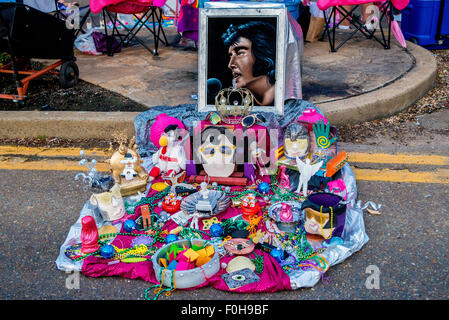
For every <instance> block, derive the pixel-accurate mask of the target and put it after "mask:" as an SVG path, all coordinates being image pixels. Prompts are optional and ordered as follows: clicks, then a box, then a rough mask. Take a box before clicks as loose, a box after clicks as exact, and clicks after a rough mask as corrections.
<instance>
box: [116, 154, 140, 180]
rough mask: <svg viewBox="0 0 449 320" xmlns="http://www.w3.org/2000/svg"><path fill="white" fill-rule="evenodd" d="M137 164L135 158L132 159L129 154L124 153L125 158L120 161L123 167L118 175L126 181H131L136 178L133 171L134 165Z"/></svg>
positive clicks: (135, 173)
mask: <svg viewBox="0 0 449 320" xmlns="http://www.w3.org/2000/svg"><path fill="white" fill-rule="evenodd" d="M136 162H137V158H136V157H133V156H132V154H131V153H126V154H125V158H124V159H123V160H121V161H120V163H123V164H124V165H125V168H124V169H123V171H122V173H121V174H120V175H121V176H122V177H124V178H125V179H126V180H132V179H134V177H136V176H137V172H136V171H135V170H134V164H135V163H136Z"/></svg>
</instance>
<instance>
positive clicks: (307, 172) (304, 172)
mask: <svg viewBox="0 0 449 320" xmlns="http://www.w3.org/2000/svg"><path fill="white" fill-rule="evenodd" d="M322 165H323V161H320V162H317V163H315V164H310V159H308V158H307V159H306V160H305V162H302V161H301V159H299V157H296V166H297V167H298V171H299V182H298V189H296V192H297V193H300V192H301V190H302V194H303V196H305V197H307V192H308V184H309V180H310V178H312V176H313V175H315V173H317V172H318V170H320V168H321V166H322Z"/></svg>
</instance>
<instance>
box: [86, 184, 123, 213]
mask: <svg viewBox="0 0 449 320" xmlns="http://www.w3.org/2000/svg"><path fill="white" fill-rule="evenodd" d="M90 203H91V204H92V205H94V206H96V207H98V210H99V211H100V214H101V216H102V217H103V219H104V220H105V221H115V220H118V219H121V218H123V216H124V214H125V204H124V202H123V198H122V196H121V194H120V186H119V185H118V184H115V185H114V186H113V187H112V188H111V189H110V190H109V191H107V192H103V193H94V194H92V196H91V197H90Z"/></svg>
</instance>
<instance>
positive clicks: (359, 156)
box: [348, 152, 449, 166]
mask: <svg viewBox="0 0 449 320" xmlns="http://www.w3.org/2000/svg"><path fill="white" fill-rule="evenodd" d="M348 162H349V163H355V162H366V163H387V164H416V165H434V166H447V165H449V157H445V156H439V155H422V154H421V155H413V154H388V153H361V152H348Z"/></svg>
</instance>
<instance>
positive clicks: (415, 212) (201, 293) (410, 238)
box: [0, 170, 449, 300]
mask: <svg viewBox="0 0 449 320" xmlns="http://www.w3.org/2000/svg"><path fill="white" fill-rule="evenodd" d="M74 174H75V173H74V172H73V171H33V170H1V171H0V181H1V186H2V187H1V190H0V203H1V204H2V206H1V221H2V223H1V227H0V228H1V232H0V236H1V241H0V259H1V260H0V262H1V263H0V266H1V267H0V268H1V269H2V272H0V281H1V283H2V286H1V289H0V298H1V299H20V300H21V299H25V300H28V299H39V300H41V299H58V300H59V299H78V300H84V299H87V300H97V299H98V300H101V299H106V300H114V299H131V300H134V299H144V292H145V289H146V288H148V287H149V286H150V285H151V284H149V283H146V282H144V281H139V280H128V279H123V278H118V277H114V278H88V277H85V276H83V275H80V278H79V288H72V289H68V288H67V286H66V282H67V281H68V280H67V279H68V277H69V276H71V274H68V273H65V272H63V271H60V270H58V269H57V268H56V265H55V260H56V258H57V256H58V254H59V247H60V245H61V244H62V243H63V242H64V240H65V238H66V236H67V233H68V230H69V228H70V226H71V225H72V224H73V223H74V222H75V221H76V220H77V218H78V216H79V212H80V210H81V208H82V206H83V204H84V203H85V201H86V200H87V199H88V197H89V195H88V194H87V193H84V192H83V191H82V190H81V188H80V186H79V184H78V183H77V182H75V181H74ZM357 188H358V199H361V200H362V202H365V201H368V200H372V201H374V202H376V203H380V204H382V210H381V215H370V214H368V213H367V212H366V211H365V214H364V221H365V227H366V232H367V234H368V236H369V237H370V240H369V241H368V243H367V244H366V245H365V246H364V247H363V248H362V249H361V250H360V251H359V252H357V253H355V254H354V255H352V256H351V257H349V258H348V259H347V260H346V261H344V262H343V263H341V264H339V265H336V266H333V267H331V268H330V269H329V271H328V272H327V273H326V277H330V278H329V280H330V281H329V282H327V283H323V282H320V283H318V284H317V285H316V286H315V287H313V288H305V289H299V290H295V291H282V292H276V293H264V294H234V293H229V292H222V291H219V290H216V289H213V288H204V289H199V290H194V291H182V290H176V291H175V292H174V293H173V294H172V295H171V296H170V297H165V296H164V297H161V298H160V299H164V300H171V299H187V300H190V299H195V300H207V299H220V300H225V299H230V300H234V299H236V300H252V299H261V300H273V299H275V300H279V299H282V300H304V299H337V300H345V299H350V300H353V299H376V300H382V299H447V298H448V297H449V295H448V285H449V283H448V282H449V280H448V279H449V272H448V268H447V262H448V261H449V253H448V248H447V238H448V230H449V229H448V224H449V222H448V221H449V220H448V218H449V212H448V209H447V208H448V207H449V197H448V185H447V184H434V183H402V182H387V181H385V182H380V181H358V182H357ZM373 270H376V272H377V273H378V275H379V285H378V288H371V289H370V288H369V287H370V286H369V285H368V286H367V282H369V281H368V280H367V279H368V277H369V276H370V275H371V274H372V272H373ZM69 287H70V286H69Z"/></svg>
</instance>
